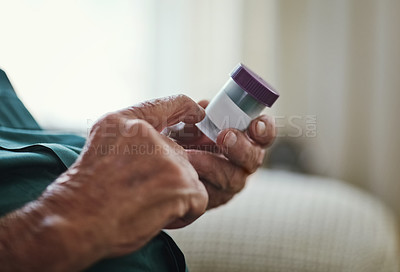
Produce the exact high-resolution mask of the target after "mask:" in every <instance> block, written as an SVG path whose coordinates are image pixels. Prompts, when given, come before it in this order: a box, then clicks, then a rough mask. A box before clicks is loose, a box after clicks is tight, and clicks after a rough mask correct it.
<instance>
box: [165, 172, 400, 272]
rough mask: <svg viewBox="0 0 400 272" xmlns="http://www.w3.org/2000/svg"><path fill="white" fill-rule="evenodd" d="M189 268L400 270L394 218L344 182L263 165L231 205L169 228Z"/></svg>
mask: <svg viewBox="0 0 400 272" xmlns="http://www.w3.org/2000/svg"><path fill="white" fill-rule="evenodd" d="M169 233H170V234H171V235H172V237H173V238H174V239H175V240H176V242H177V243H178V245H179V246H180V247H181V248H182V250H183V251H184V253H185V255H186V257H187V261H188V264H189V269H190V271H191V272H202V271H207V272H210V271H219V272H224V271H230V272H234V271H308V272H310V271H324V272H326V271H335V272H336V271H352V272H358V271H360V272H361V271H362V272H368V271H371V272H372V271H373V272H377V271H398V268H399V267H398V252H399V251H398V240H397V238H398V237H397V231H396V223H395V219H394V216H393V215H392V214H391V212H390V211H389V210H388V209H387V208H386V207H385V206H384V205H382V203H381V202H380V201H378V200H377V199H375V198H373V197H371V196H370V195H368V194H366V193H364V192H361V191H360V190H358V189H355V188H353V187H351V186H349V185H347V184H345V183H343V182H340V181H337V180H333V179H327V178H322V177H315V176H307V175H300V174H293V173H288V172H282V171H267V170H261V171H258V172H257V173H256V174H254V175H253V176H251V178H250V180H249V182H248V184H247V186H246V188H245V189H244V191H243V192H242V193H241V194H239V195H238V196H236V197H235V198H234V199H233V200H232V201H231V202H230V203H229V204H227V205H225V206H223V207H220V208H217V209H215V210H211V211H209V212H207V213H206V214H205V215H203V217H201V218H200V219H199V220H197V221H196V222H195V223H193V224H192V225H190V226H188V227H186V228H184V229H181V230H174V231H169Z"/></svg>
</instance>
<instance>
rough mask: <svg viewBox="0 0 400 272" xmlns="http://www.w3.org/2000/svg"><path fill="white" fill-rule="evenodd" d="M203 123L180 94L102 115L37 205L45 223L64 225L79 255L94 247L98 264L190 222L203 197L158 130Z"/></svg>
mask: <svg viewBox="0 0 400 272" xmlns="http://www.w3.org/2000/svg"><path fill="white" fill-rule="evenodd" d="M203 117H204V110H203V109H202V108H201V107H200V106H199V105H198V104H197V103H195V102H194V101H192V100H191V99H189V98H188V97H186V96H182V95H180V96H174V97H167V98H163V99H157V100H152V101H149V102H144V103H142V104H139V105H136V106H134V107H131V108H128V109H125V110H121V111H118V112H114V113H110V114H107V115H106V116H104V117H103V118H102V119H101V120H100V121H98V122H97V123H96V124H95V125H94V126H93V128H92V130H91V133H90V135H89V138H88V140H87V143H86V146H85V148H84V151H83V152H82V154H81V155H80V157H79V158H78V160H77V161H76V162H75V163H74V164H73V165H72V166H71V167H70V169H69V170H68V171H67V172H65V173H64V174H63V175H61V176H60V177H59V178H58V179H57V180H56V181H55V182H54V183H53V184H52V185H50V186H49V187H48V188H47V189H46V191H45V192H44V194H43V195H42V197H41V198H40V199H39V200H38V203H37V204H36V207H38V206H39V207H43V208H42V209H39V210H40V213H42V212H44V213H45V216H46V219H45V221H46V222H47V224H50V225H51V224H52V223H55V224H58V223H59V222H60V220H61V222H64V221H65V222H66V223H65V224H66V225H68V226H70V227H71V228H72V229H73V230H74V233H75V234H76V236H77V237H79V238H80V241H81V243H79V244H77V247H78V248H79V250H81V249H83V248H85V245H87V246H88V247H91V248H92V247H94V248H95V251H96V252H97V256H96V257H97V258H98V257H104V256H115V255H121V254H126V253H129V252H132V251H134V250H137V249H139V248H140V247H141V246H143V245H145V244H146V243H147V242H148V241H149V240H150V239H151V238H152V237H154V236H155V235H156V234H157V233H158V232H159V231H160V230H161V229H162V228H165V227H168V228H178V227H183V226H185V225H187V224H189V223H191V222H192V221H194V220H195V219H196V218H198V217H199V216H200V215H201V214H203V213H204V211H205V210H206V207H207V202H208V195H207V191H206V189H205V187H204V185H203V183H202V182H200V180H199V177H198V174H197V172H196V171H195V169H194V168H193V167H192V165H191V164H190V162H189V160H188V155H187V153H186V152H185V151H184V149H183V148H182V147H181V146H179V145H178V144H176V143H175V142H174V141H172V140H171V139H170V138H168V137H165V136H164V135H162V134H160V131H161V130H162V129H163V128H164V127H166V126H169V125H173V124H176V123H178V122H180V121H184V122H185V123H196V122H198V121H200V120H201V119H203ZM72 240H73V239H72ZM77 250H78V249H77ZM79 250H78V251H79ZM88 250H89V249H88ZM91 250H92V249H91ZM99 255H101V256H99ZM66 258H67V257H66ZM93 258H95V257H93Z"/></svg>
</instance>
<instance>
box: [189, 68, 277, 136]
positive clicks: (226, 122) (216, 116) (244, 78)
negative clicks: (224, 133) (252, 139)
mask: <svg viewBox="0 0 400 272" xmlns="http://www.w3.org/2000/svg"><path fill="white" fill-rule="evenodd" d="M278 97H279V93H278V92H277V91H276V90H275V89H274V88H273V87H272V86H271V85H269V84H268V83H267V82H266V81H264V80H263V79H262V78H261V77H259V76H258V75H257V74H256V73H254V72H253V71H251V70H250V69H249V68H248V67H246V66H244V65H243V64H241V63H239V64H238V65H237V66H236V67H235V69H234V70H233V71H232V72H231V74H230V78H229V80H228V81H227V82H226V83H225V85H224V86H223V87H222V89H221V90H220V91H219V92H218V94H217V95H216V96H215V97H214V98H213V99H212V100H211V102H210V104H209V105H208V106H207V108H206V117H205V118H204V119H203V120H202V121H201V122H199V123H197V124H196V126H197V127H198V128H199V129H200V130H201V131H202V132H203V133H204V134H205V135H206V136H207V137H208V138H210V139H211V140H212V141H214V142H216V140H217V136H218V133H219V132H220V131H221V130H223V129H226V128H236V129H239V130H242V131H243V130H245V129H247V127H248V126H249V125H250V122H251V120H253V119H254V118H256V117H257V116H258V115H259V114H260V113H261V111H262V110H263V109H264V108H265V107H271V106H272V105H273V104H274V102H275V101H276V100H277V99H278Z"/></svg>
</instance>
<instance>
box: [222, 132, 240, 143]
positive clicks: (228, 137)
mask: <svg viewBox="0 0 400 272" xmlns="http://www.w3.org/2000/svg"><path fill="white" fill-rule="evenodd" d="M236 141H237V137H236V134H235V133H233V132H232V131H229V132H228V133H227V134H225V137H224V141H223V144H224V146H226V147H232V146H233V145H234V144H236Z"/></svg>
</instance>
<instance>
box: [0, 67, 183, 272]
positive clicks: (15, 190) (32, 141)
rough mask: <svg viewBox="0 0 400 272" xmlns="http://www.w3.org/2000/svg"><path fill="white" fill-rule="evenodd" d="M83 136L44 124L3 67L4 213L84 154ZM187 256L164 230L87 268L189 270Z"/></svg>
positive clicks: (0, 189)
mask: <svg viewBox="0 0 400 272" xmlns="http://www.w3.org/2000/svg"><path fill="white" fill-rule="evenodd" d="M84 143H85V139H84V138H83V137H79V136H76V135H70V134H60V133H52V132H49V131H46V130H43V129H41V128H40V126H39V125H38V124H37V122H36V121H35V120H34V118H33V117H32V115H31V114H30V113H29V112H28V110H27V109H26V108H25V106H24V105H23V104H22V102H21V101H20V100H19V99H18V97H17V95H16V94H15V92H14V90H13V88H12V86H11V84H10V82H9V80H8V79H7V76H6V74H5V73H4V72H3V71H2V70H0V216H3V215H5V214H6V213H8V212H10V211H13V210H15V209H18V208H20V207H21V206H23V205H24V204H25V203H27V202H30V201H32V200H35V199H37V198H38V197H39V196H40V195H41V193H42V192H43V190H44V189H45V188H46V187H47V186H48V185H49V184H50V183H51V182H53V181H54V180H55V179H56V178H57V177H58V176H59V175H60V174H61V173H62V172H64V171H65V170H66V169H67V168H68V167H69V166H70V165H71V164H72V163H73V162H74V161H75V160H76V158H77V157H78V155H79V153H80V152H81V150H82V147H83V145H84ZM185 269H186V265H185V259H184V256H183V254H182V252H181V251H180V250H179V248H178V247H177V245H176V244H175V243H174V242H173V240H172V239H171V238H170V237H169V236H168V235H167V234H166V233H164V232H161V233H160V234H159V235H158V236H156V237H155V238H154V239H153V240H152V241H150V242H149V243H148V244H147V245H146V246H144V247H143V248H141V249H140V250H139V251H136V252H134V253H132V254H129V255H126V256H123V257H119V258H112V259H105V260H102V261H100V262H98V263H96V264H94V265H93V266H92V267H90V268H89V269H88V270H87V271H91V272H92V271H124V272H125V271H126V272H129V271H157V272H159V271H185Z"/></svg>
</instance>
